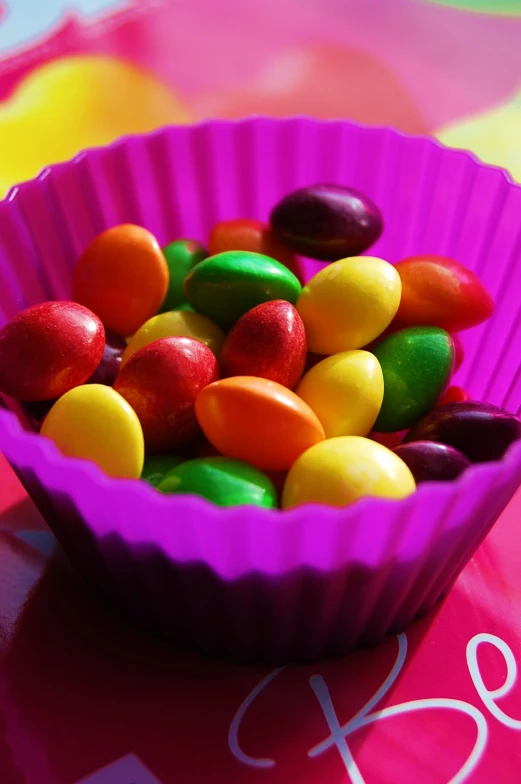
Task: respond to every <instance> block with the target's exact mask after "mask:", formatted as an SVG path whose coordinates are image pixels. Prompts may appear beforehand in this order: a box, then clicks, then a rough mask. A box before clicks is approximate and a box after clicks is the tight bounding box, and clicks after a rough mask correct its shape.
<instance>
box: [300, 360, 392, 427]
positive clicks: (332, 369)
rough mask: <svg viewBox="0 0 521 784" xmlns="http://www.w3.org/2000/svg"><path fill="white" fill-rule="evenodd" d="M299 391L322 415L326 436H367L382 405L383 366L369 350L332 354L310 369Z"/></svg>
mask: <svg viewBox="0 0 521 784" xmlns="http://www.w3.org/2000/svg"><path fill="white" fill-rule="evenodd" d="M296 393H297V395H298V396H299V397H301V398H302V400H304V401H305V402H306V403H307V404H308V406H309V407H310V408H312V409H313V411H314V412H315V414H316V415H317V417H318V418H319V419H320V422H321V424H322V426H323V428H324V431H325V433H326V438H335V437H336V436H366V435H367V434H368V433H369V431H370V430H371V429H372V427H373V425H374V423H375V422H376V417H377V416H378V414H379V413H380V408H381V406H382V400H383V396H384V378H383V373H382V368H381V367H380V363H379V362H378V360H377V358H376V357H375V356H373V354H370V353H369V351H359V350H358V351H357V350H355V351H344V352H342V353H341V354H333V356H331V357H327V358H326V359H323V360H322V361H321V362H319V363H318V364H317V365H315V366H314V367H313V368H311V370H308V372H307V373H306V375H305V376H304V377H303V378H302V380H301V382H300V384H299V385H298V387H297V389H296Z"/></svg>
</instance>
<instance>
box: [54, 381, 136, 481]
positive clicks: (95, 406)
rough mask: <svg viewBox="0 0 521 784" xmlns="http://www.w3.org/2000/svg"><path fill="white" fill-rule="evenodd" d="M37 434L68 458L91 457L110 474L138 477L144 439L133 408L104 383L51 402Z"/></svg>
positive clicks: (87, 386)
mask: <svg viewBox="0 0 521 784" xmlns="http://www.w3.org/2000/svg"><path fill="white" fill-rule="evenodd" d="M40 433H41V434H42V436H47V437H48V438H50V439H52V440H53V441H54V443H55V444H56V446H57V447H58V448H59V449H60V451H61V452H63V454H64V455H68V456H69V457H81V458H84V459H85V460H93V461H94V462H95V463H97V464H98V465H99V466H100V468H102V469H103V470H104V471H105V472H106V473H107V474H109V475H110V476H119V477H126V478H128V479H138V478H139V477H140V476H141V471H142V470H143V460H144V453H145V447H144V441H143V431H142V429H141V424H140V422H139V419H138V418H137V415H136V413H135V412H134V410H133V409H132V408H131V407H130V406H129V404H128V403H127V401H126V400H124V399H123V398H122V397H121V395H120V394H119V393H118V392H115V391H114V390H113V389H112V387H107V386H105V385H104V384H85V385H84V386H81V387H75V388H74V389H71V390H69V392H66V393H65V395H63V396H62V397H61V398H60V399H59V400H57V401H56V403H55V404H54V405H53V407H52V408H51V410H50V411H49V413H48V414H47V416H46V417H45V419H44V421H43V424H42V427H41V430H40Z"/></svg>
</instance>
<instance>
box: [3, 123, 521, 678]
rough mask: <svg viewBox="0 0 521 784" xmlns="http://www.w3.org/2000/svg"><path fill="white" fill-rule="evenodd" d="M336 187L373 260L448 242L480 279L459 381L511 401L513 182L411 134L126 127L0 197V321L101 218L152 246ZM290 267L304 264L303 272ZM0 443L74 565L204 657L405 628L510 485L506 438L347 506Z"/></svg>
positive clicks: (321, 644)
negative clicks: (130, 471)
mask: <svg viewBox="0 0 521 784" xmlns="http://www.w3.org/2000/svg"><path fill="white" fill-rule="evenodd" d="M315 182H333V183H340V184H346V185H350V186H352V187H354V188H357V189H359V190H361V191H362V192H364V193H366V194H367V195H368V196H369V197H371V198H372V199H374V201H376V203H377V204H378V205H379V206H380V208H381V209H382V212H383V214H384V217H385V231H384V234H383V236H382V237H381V239H380V240H379V241H378V243H377V244H376V245H375V246H374V247H373V248H371V249H370V251H369V252H370V253H371V255H377V256H381V257H383V258H385V259H388V260H389V261H397V260H398V259H400V258H403V257H405V256H407V255H411V254H413V253H437V254H443V255H448V256H451V257H453V258H456V259H458V260H459V261H461V262H463V263H465V264H467V265H468V266H469V267H471V268H472V269H473V270H475V271H476V272H477V274H478V275H479V276H480V277H481V279H482V280H483V282H484V283H485V284H486V286H487V287H488V289H489V291H490V292H491V294H492V295H493V297H494V299H495V301H496V312H495V315H494V317H493V318H492V319H491V320H490V321H489V322H488V323H487V324H485V325H483V326H481V327H479V328H477V329H474V330H470V331H469V332H467V333H463V336H462V337H463V342H464V346H465V351H466V358H465V362H464V364H463V367H462V368H461V370H460V371H459V372H458V374H457V376H456V378H457V383H459V384H462V385H463V386H465V387H466V388H467V389H468V390H469V392H470V393H471V394H472V395H473V396H474V397H475V398H478V399H483V400H488V401H490V402H492V403H496V404H499V405H502V406H505V407H506V408H508V409H509V410H510V411H513V412H515V413H518V411H519V410H520V408H521V302H520V299H519V293H518V292H519V290H520V289H521V263H520V261H521V187H518V186H516V185H514V184H513V183H512V182H511V181H510V179H509V177H508V175H506V174H505V172H503V171H501V170H499V169H495V168H492V167H489V166H485V165H483V164H481V163H479V162H478V161H477V160H476V159H475V158H474V157H473V156H471V155H470V154H468V153H464V152H459V151H454V150H449V149H446V148H443V147H442V146H441V145H439V144H437V143H436V142H434V141H432V140H428V139H420V138H410V137H406V136H403V135H401V134H399V133H396V132H394V131H391V130H387V129H373V128H364V127H360V126H357V125H354V124H351V123H348V122H319V121H313V120H306V119H291V120H282V121H280V120H266V119H252V120H245V121H241V122H210V123H206V124H203V125H198V126H186V127H173V128H167V129H164V130H160V131H158V132H156V133H153V134H151V135H147V136H142V137H132V138H126V139H123V140H122V141H119V142H117V143H115V144H113V145H111V146H110V147H107V148H103V149H97V150H90V151H87V152H85V153H82V154H80V155H79V156H78V157H77V158H75V159H74V160H73V161H71V162H69V163H65V164H59V165H57V166H53V167H51V168H49V169H46V170H45V171H44V172H43V173H42V174H41V175H40V176H39V177H38V178H37V179H36V180H34V181H32V182H28V183H24V184H23V185H20V186H19V187H17V188H15V189H13V190H12V191H11V193H10V194H9V196H8V198H7V199H6V200H5V201H4V202H2V203H1V204H0V324H2V323H4V322H5V321H6V320H7V319H9V318H11V317H12V316H13V315H14V314H15V313H16V312H17V311H18V310H20V309H22V308H25V307H26V306H28V305H30V304H32V303H34V302H38V301H42V300H45V299H67V298H69V297H70V280H71V272H72V269H73V267H74V264H75V262H76V260H77V258H78V256H79V254H80V253H81V252H82V250H83V249H84V248H85V246H86V245H87V243H88V242H89V241H90V240H91V239H92V238H93V237H94V236H95V235H96V234H98V233H99V232H100V231H102V230H103V229H105V228H107V227H109V226H112V225H114V224H117V223H122V222H133V223H139V224H141V225H143V226H146V227H147V228H148V229H150V230H151V231H152V232H154V234H155V235H156V236H157V238H158V240H159V242H160V243H161V244H166V243H167V242H169V241H171V240H172V239H174V238H176V237H190V238H193V239H197V240H201V241H203V242H204V241H205V240H206V239H207V237H208V233H209V230H210V228H211V227H212V225H213V224H214V223H215V222H216V221H218V220H221V219H226V218H234V217H255V218H261V219H266V218H267V216H268V214H269V211H270V209H271V207H272V206H273V205H274V203H275V202H276V201H277V200H278V199H279V198H280V197H281V196H283V195H284V194H286V193H287V192H288V191H290V190H292V189H294V188H296V187H299V186H302V185H306V184H311V183H315ZM320 266H321V265H320V264H318V263H317V262H311V261H306V262H304V267H305V271H306V274H307V275H308V276H309V275H310V274H312V273H313V272H314V271H316V270H317V269H319V268H320ZM0 449H1V450H2V451H3V453H4V454H5V456H6V457H7V459H8V460H9V461H10V463H11V465H12V466H13V467H14V469H15V471H16V472H17V474H18V476H19V477H20V478H21V480H22V482H23V483H24V485H25V487H26V488H27V490H28V492H29V494H30V495H31V497H32V499H33V500H34V501H35V503H36V505H37V506H38V507H39V509H40V510H41V512H42V514H43V515H44V517H45V519H46V520H47V522H48V524H49V526H50V527H51V528H52V530H53V532H54V533H55V534H56V536H57V538H58V539H59V541H60V542H61V544H62V546H63V547H64V548H65V550H66V552H67V553H68V554H69V556H70V558H71V559H72V561H73V562H74V563H75V564H76V565H77V566H78V567H79V568H80V569H81V570H82V571H83V572H84V574H85V575H86V576H88V577H89V578H90V579H91V580H93V581H94V583H95V584H96V585H97V586H98V587H99V588H101V589H102V590H103V592H104V594H105V595H107V596H110V597H111V598H112V600H113V601H114V602H115V603H116V604H117V605H118V607H119V608H120V609H121V610H122V611H123V612H124V613H126V614H127V615H128V616H129V617H131V618H132V619H133V620H135V621H138V622H140V623H142V624H144V625H145V626H146V627H148V628H149V629H151V630H153V631H154V632H155V633H159V634H161V635H162V636H166V637H167V638H170V639H173V640H175V642H176V644H178V645H182V646H187V647H196V648H197V649H199V650H200V651H203V652H205V653H208V654H210V655H213V656H230V657H233V658H235V659H238V660H243V661H254V660H257V661H269V662H274V663H282V662H286V661H289V660H301V661H303V660H307V661H309V660H313V659H317V658H319V657H321V656H324V655H342V654H345V653H346V652H348V651H349V650H350V649H351V648H352V647H353V646H355V645H357V644H364V643H368V644H370V643H375V642H377V641H378V640H379V639H380V638H381V637H382V636H383V635H385V634H386V633H388V632H391V631H392V632H397V631H401V630H403V629H405V628H406V627H407V626H408V625H409V624H410V623H411V621H412V620H413V619H414V618H415V616H417V615H419V614H422V613H424V612H426V611H428V610H429V609H430V608H431V607H432V606H433V605H434V604H435V602H436V601H437V600H438V599H439V598H440V597H441V596H443V595H444V594H445V593H446V592H447V591H448V590H449V588H450V586H451V585H452V583H453V582H454V580H455V579H456V577H457V575H458V574H459V572H460V571H461V569H462V568H463V566H464V565H465V563H466V562H467V560H468V559H469V558H470V557H471V555H472V554H473V552H474V551H475V549H476V547H477V546H478V545H479V544H480V542H481V541H482V540H483V538H484V537H485V536H486V534H487V533H488V531H489V530H490V528H491V526H492V525H493V523H494V522H495V520H496V519H497V517H498V516H499V515H500V513H501V512H502V510H503V509H504V507H505V505H506V504H507V503H508V501H509V500H510V498H511V497H512V495H513V493H514V492H515V490H516V488H517V486H518V484H519V483H520V481H521V444H516V445H514V446H513V447H512V448H511V449H510V451H509V453H508V454H507V455H506V457H505V458H504V459H503V460H502V461H500V462H497V463H489V464H485V465H480V466H476V467H473V468H472V469H470V470H469V471H468V472H466V473H465V474H464V475H463V476H462V477H461V478H460V479H459V480H457V481H454V482H450V483H449V482H444V483H428V484H425V485H423V486H422V487H420V489H419V490H418V491H417V492H416V493H415V494H414V495H412V496H410V497H409V498H407V499H405V500H403V501H385V500H377V499H366V500H363V501H361V502H359V503H357V504H355V505H354V506H352V507H349V508H346V509H333V508H327V507H319V506H306V507H301V508H297V509H294V510H292V511H288V512H274V511H268V510H264V509H258V508H253V507H251V508H250V507H243V508H235V509H233V508H232V509H220V508H216V507H213V506H212V505H211V504H209V503H208V502H206V501H204V500H202V499H200V498H196V497H191V496H177V497H166V496H162V495H161V494H159V493H158V492H156V491H155V490H153V489H152V488H151V487H149V486H148V485H146V484H145V483H141V482H132V481H128V480H113V479H108V478H107V477H106V476H105V475H104V474H103V473H102V472H101V471H100V470H99V469H98V468H97V467H96V466H95V465H93V464H89V463H87V462H85V461H80V460H71V459H67V458H64V457H63V456H62V455H61V454H60V453H59V452H58V451H57V449H56V448H55V447H54V445H53V444H52V443H51V442H50V441H48V440H47V439H43V438H40V437H39V436H36V435H34V434H33V433H29V432H26V431H25V430H24V429H23V428H22V426H21V425H20V423H19V421H18V419H17V417H16V415H15V414H14V413H12V412H9V411H0Z"/></svg>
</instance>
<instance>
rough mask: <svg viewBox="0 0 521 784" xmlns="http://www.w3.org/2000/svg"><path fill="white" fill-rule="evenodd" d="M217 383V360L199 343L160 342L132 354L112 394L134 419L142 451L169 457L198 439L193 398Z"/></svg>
mask: <svg viewBox="0 0 521 784" xmlns="http://www.w3.org/2000/svg"><path fill="white" fill-rule="evenodd" d="M218 378H219V368H218V365H217V360H216V359H215V356H214V354H213V353H212V352H211V351H210V349H209V348H208V347H207V346H205V345H203V343H200V342H199V341H198V340H194V339H193V338H184V337H174V338H162V339H161V340H156V341H154V342H153V343H149V344H148V345H147V346H145V347H144V348H141V349H139V351H136V353H135V354H134V356H133V357H131V359H129V361H128V362H127V363H126V365H125V366H124V367H123V368H122V369H121V371H120V373H119V375H118V377H117V379H116V383H115V384H114V389H116V390H117V391H118V392H119V393H120V394H121V395H122V396H123V397H124V398H125V400H127V401H128V403H130V405H131V406H132V408H133V409H134V411H135V412H136V414H137V415H138V417H139V421H140V422H141V427H142V428H143V435H144V437H145V447H146V450H147V452H169V451H174V450H176V449H177V448H179V447H182V446H184V445H185V444H188V443H190V441H192V440H194V439H195V438H196V437H197V436H198V435H199V433H200V429H199V425H198V424H197V419H196V416H195V409H194V403H195V399H196V397H197V395H198V393H199V392H200V391H201V390H202V389H203V387H205V386H206V385H207V384H210V383H211V382H213V381H216V379H218Z"/></svg>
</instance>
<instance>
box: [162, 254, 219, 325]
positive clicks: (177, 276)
mask: <svg viewBox="0 0 521 784" xmlns="http://www.w3.org/2000/svg"><path fill="white" fill-rule="evenodd" d="M163 255H164V257H165V259H166V263H167V265H168V270H169V272H170V282H169V284H168V291H167V293H166V297H165V299H164V301H163V304H162V306H161V313H165V312H166V311H167V310H179V309H180V308H179V306H180V305H184V304H185V303H186V297H185V295H184V291H183V282H184V279H185V278H186V276H187V275H188V273H189V272H190V271H191V270H192V269H193V267H195V265H196V264H199V262H200V261H202V260H203V259H205V258H206V257H207V256H208V251H207V250H206V249H205V248H203V246H202V245H201V244H200V243H199V242H196V241H195V240H174V242H171V243H170V245H167V246H166V247H165V248H163ZM185 309H186V308H185Z"/></svg>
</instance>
